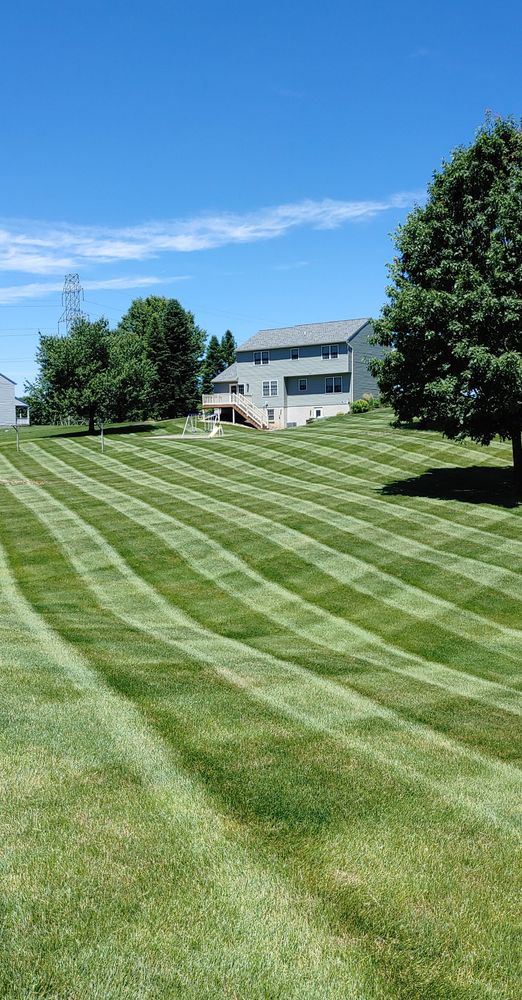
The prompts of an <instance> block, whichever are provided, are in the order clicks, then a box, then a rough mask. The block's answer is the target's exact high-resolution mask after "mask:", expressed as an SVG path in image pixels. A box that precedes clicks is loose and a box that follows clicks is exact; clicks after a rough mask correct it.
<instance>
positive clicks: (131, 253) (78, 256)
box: [0, 193, 423, 285]
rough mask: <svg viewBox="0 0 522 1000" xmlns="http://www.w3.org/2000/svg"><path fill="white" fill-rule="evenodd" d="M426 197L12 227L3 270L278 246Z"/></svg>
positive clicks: (5, 240)
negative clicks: (301, 231) (299, 234)
mask: <svg viewBox="0 0 522 1000" xmlns="http://www.w3.org/2000/svg"><path fill="white" fill-rule="evenodd" d="M422 197H423V195H422V194H415V193H403V194H395V195H392V196H390V197H389V198H386V199H383V200H382V201H372V200H367V201H341V200H335V199H332V198H323V199H321V200H319V201H313V200H311V199H307V200H304V201H299V202H291V203H289V204H283V205H276V206H272V207H269V208H264V209H260V210H259V211H256V212H247V213H245V214H243V215H240V214H237V213H236V214H234V213H219V214H207V215H200V216H196V217H195V218H192V219H173V220H166V221H160V222H150V223H146V224H143V225H137V226H129V227H125V228H113V229H111V228H108V227H98V226H73V225H68V224H65V223H64V224H44V223H38V222H11V223H8V222H5V221H4V224H3V226H2V228H0V271H14V272H21V273H25V274H35V275H38V274H42V275H43V274H53V273H60V272H61V273H63V272H64V271H70V270H75V269H80V267H86V266H88V265H93V264H115V263H121V262H123V261H143V260H147V259H151V258H156V257H158V256H159V255H160V254H166V253H193V252H194V251H197V250H212V249H216V248H218V247H223V246H227V245H231V244H246V243H256V242H259V241H262V240H272V239H276V238H278V237H281V236H284V235H285V233H288V232H290V231H291V230H293V229H297V228H299V227H301V228H303V227H308V228H311V229H337V228H339V226H342V225H344V224H345V223H348V222H360V221H363V220H368V219H372V218H375V216H377V215H381V214H382V213H383V212H387V211H389V210H390V209H397V208H399V209H403V208H409V207H411V206H412V205H413V204H414V203H415V202H416V201H419V200H421V199H422ZM84 285H85V282H84Z"/></svg>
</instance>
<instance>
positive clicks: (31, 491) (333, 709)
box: [0, 459, 521, 836]
mask: <svg viewBox="0 0 522 1000" xmlns="http://www.w3.org/2000/svg"><path fill="white" fill-rule="evenodd" d="M0 467H3V468H6V467H10V468H11V469H12V468H13V467H14V466H11V463H7V461H6V460H5V459H4V460H0ZM7 488H8V489H10V490H12V491H13V493H14V492H15V491H16V496H17V498H18V500H19V501H20V502H21V503H24V504H25V505H26V506H27V507H28V508H29V509H31V510H32V511H33V513H34V514H35V516H36V517H37V518H38V519H39V520H41V521H42V523H43V524H44V525H45V527H46V528H47V530H48V531H49V532H50V534H51V535H52V536H53V537H55V538H56V539H57V540H58V541H59V543H60V545H61V546H62V548H63V551H64V554H65V555H66V557H67V558H68V560H69V561H70V562H71V563H72V565H73V566H74V568H75V570H76V572H78V573H79V574H80V576H81V577H82V579H84V580H85V582H86V584H87V585H88V586H89V587H91V588H92V590H93V592H94V593H95V595H96V597H97V599H98V600H99V601H100V603H101V604H102V606H104V607H108V608H109V609H110V610H111V612H112V613H113V614H114V615H115V616H116V617H118V618H120V619H121V620H122V621H124V622H126V623H128V624H129V625H130V626H131V627H133V628H137V629H139V630H142V631H144V632H145V633H146V634H149V635H151V636H152V637H154V638H159V639H161V640H163V641H165V642H167V643H170V644H171V645H172V646H173V647H174V648H178V649H181V650H183V651H185V652H186V653H187V654H188V655H189V656H191V657H193V658H195V659H200V660H201V661H202V662H204V663H206V664H209V665H211V666H212V669H213V670H214V671H215V672H216V673H217V674H218V675H220V676H223V677H226V678H227V679H228V680H229V681H232V680H234V683H235V684H237V685H239V686H240V687H241V688H242V689H244V690H245V692H247V693H248V695H249V696H250V697H253V698H255V699H257V700H260V701H261V702H263V703H264V704H267V705H269V706H270V707H271V708H273V709H274V711H277V712H278V713H280V714H282V715H283V716H285V717H287V718H290V719H292V720H293V721H300V722H301V723H302V724H303V725H306V726H307V727H308V728H310V729H311V730H313V731H317V732H321V733H323V734H327V735H328V736H329V737H330V738H331V739H334V740H335V741H336V742H339V744H340V746H342V747H343V748H344V749H345V750H350V751H353V752H357V753H362V754H363V755H366V756H368V757H369V758H370V759H372V760H375V761H377V762H378V763H379V764H381V765H382V766H383V767H385V769H386V770H392V771H395V772H397V774H398V775H400V776H402V777H403V778H404V779H406V780H407V781H409V782H413V785H414V786H415V784H418V785H419V786H420V787H423V788H425V789H427V790H429V792H430V793H432V794H433V793H435V794H437V795H439V796H441V797H442V798H443V799H444V800H445V801H448V802H450V803H453V804H454V805H455V806H456V807H461V808H462V807H463V808H464V809H470V810H471V811H473V812H476V813H477V814H478V815H480V816H482V818H483V819H489V820H490V821H492V822H494V823H497V824H499V825H500V826H502V827H503V828H505V829H506V830H507V831H510V832H511V833H513V834H515V835H517V836H518V834H519V826H520V825H519V811H520V810H519V806H520V784H521V776H520V773H519V772H518V771H517V770H516V768H513V767H511V766H509V765H506V764H503V763H500V762H498V761H494V760H491V759H488V758H487V757H485V756H484V755H483V754H480V753H476V752H471V751H469V750H468V749H465V748H463V747H462V746H460V745H458V744H456V743H455V741H453V740H449V739H447V738H445V737H442V736H440V735H439V734H437V733H435V732H434V731H433V730H431V729H430V728H429V727H427V726H421V725H418V724H413V723H410V722H408V721H406V720H404V719H402V718H400V717H399V716H397V715H396V713H394V712H392V711H390V710H389V709H384V708H382V706H380V705H378V704H377V703H375V702H374V701H372V699H370V698H367V697H363V696H361V695H358V694H356V693H355V692H353V691H352V690H351V689H349V688H346V687H344V686H341V685H338V684H335V683H334V682H332V681H329V680H326V679H324V678H321V677H319V676H318V675H316V674H314V673H311V672H310V671H309V670H306V669H304V668H302V667H300V666H298V665H296V664H294V663H291V662H290V661H288V660H281V659H277V658H275V657H270V656H267V655H266V654H260V653H259V652H258V651H257V650H254V649H252V647H250V646H247V645H245V644H244V643H239V642H237V641H234V640H230V639H226V638H224V637H223V636H220V635H216V634H215V633H213V632H210V631H209V630H207V629H204V628H203V627H202V626H200V625H199V624H198V623H196V622H194V621H193V620H192V619H191V618H190V617H189V616H188V615H186V614H184V613H182V612H180V611H179V609H176V608H175V607H173V606H172V605H170V604H169V602H168V601H166V600H165V599H164V598H162V597H161V595H159V594H158V593H157V592H156V591H155V590H154V589H153V588H152V587H151V586H150V585H148V584H147V583H146V582H145V581H144V580H143V579H142V578H141V577H138V576H137V575H136V574H135V573H134V572H133V571H132V569H131V568H130V567H129V566H128V564H127V563H126V562H125V560H124V559H122V557H121V556H120V555H119V554H118V553H117V552H116V551H115V549H114V548H113V547H112V546H111V545H109V543H108V542H107V541H106V540H105V539H104V537H103V536H102V535H101V534H100V532H99V531H97V530H96V529H94V528H93V527H92V526H91V525H88V524H87V523H86V522H84V521H83V519H82V518H81V517H80V516H79V515H78V514H76V513H75V511H74V510H72V509H71V508H69V507H68V506H66V505H64V504H62V503H61V502H60V501H58V500H56V499H55V498H54V497H52V496H51V495H50V494H49V493H47V492H46V491H45V490H44V489H43V488H42V487H41V486H37V485H27V486H19V487H13V486H8V487H7ZM36 497H38V502H36ZM231 664H233V665H234V667H231ZM296 680H298V683H296ZM376 724H378V726H379V729H378V736H377V730H376V729H375V725H376ZM412 761H414V763H412Z"/></svg>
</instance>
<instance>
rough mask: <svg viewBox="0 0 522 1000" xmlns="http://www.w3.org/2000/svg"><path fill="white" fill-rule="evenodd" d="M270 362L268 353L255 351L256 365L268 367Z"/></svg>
mask: <svg viewBox="0 0 522 1000" xmlns="http://www.w3.org/2000/svg"><path fill="white" fill-rule="evenodd" d="M269 361H270V357H269V354H268V351H254V364H255V365H267V364H268V362H269Z"/></svg>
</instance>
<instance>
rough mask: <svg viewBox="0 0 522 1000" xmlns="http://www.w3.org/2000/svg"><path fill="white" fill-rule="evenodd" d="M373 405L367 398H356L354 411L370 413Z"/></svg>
mask: <svg viewBox="0 0 522 1000" xmlns="http://www.w3.org/2000/svg"><path fill="white" fill-rule="evenodd" d="M370 409H371V405H370V403H369V402H368V400H367V399H355V400H354V401H353V403H352V413H368V410H370Z"/></svg>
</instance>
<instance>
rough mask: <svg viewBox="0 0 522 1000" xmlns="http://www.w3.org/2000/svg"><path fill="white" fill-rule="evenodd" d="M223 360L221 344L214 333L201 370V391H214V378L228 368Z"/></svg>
mask: <svg viewBox="0 0 522 1000" xmlns="http://www.w3.org/2000/svg"><path fill="white" fill-rule="evenodd" d="M226 367H227V365H226V364H225V363H224V362H223V354H222V350H221V344H220V343H219V340H218V339H217V337H216V336H215V335H212V337H211V338H210V340H209V342H208V344H207V350H206V353H205V360H204V362H203V368H202V372H201V391H202V392H204V393H207V392H212V379H213V378H215V376H216V375H219V373H220V372H222V371H223V369H224V368H226Z"/></svg>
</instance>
